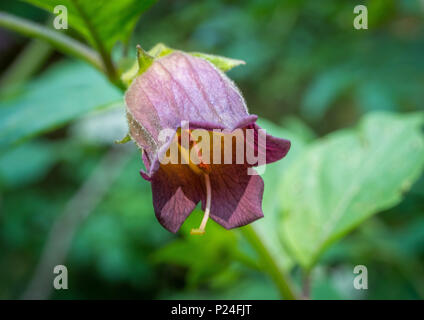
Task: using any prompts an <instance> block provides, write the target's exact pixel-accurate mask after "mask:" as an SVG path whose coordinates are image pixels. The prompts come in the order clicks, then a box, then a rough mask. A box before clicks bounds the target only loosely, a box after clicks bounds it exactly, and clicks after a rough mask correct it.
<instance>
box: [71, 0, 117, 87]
mask: <svg viewBox="0 0 424 320" xmlns="http://www.w3.org/2000/svg"><path fill="white" fill-rule="evenodd" d="M71 2H72V3H73V4H74V7H75V9H76V10H77V11H78V13H79V15H80V16H81V18H82V20H83V21H84V23H85V26H86V27H87V29H88V31H89V32H90V34H91V37H92V38H93V41H94V44H95V47H96V49H97V50H98V52H99V54H100V56H101V57H102V60H103V65H104V67H105V73H106V75H107V77H108V78H109V80H110V82H112V83H113V84H114V85H115V86H117V87H119V88H120V89H122V90H125V86H124V85H123V83H122V82H121V79H120V78H119V76H118V72H117V71H116V68H115V65H114V64H113V61H112V57H111V55H110V53H109V52H108V51H107V50H106V48H105V46H104V44H103V42H102V40H101V39H100V36H99V34H98V33H97V30H96V28H95V27H94V26H93V24H92V23H91V19H90V17H89V16H88V14H87V13H86V12H85V11H84V8H83V7H82V6H81V5H80V4H79V2H78V0H71Z"/></svg>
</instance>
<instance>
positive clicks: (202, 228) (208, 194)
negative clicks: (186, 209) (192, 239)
mask: <svg viewBox="0 0 424 320" xmlns="http://www.w3.org/2000/svg"><path fill="white" fill-rule="evenodd" d="M204 177H205V184H206V208H205V214H204V215H203V219H202V222H201V223H200V227H199V228H198V229H191V231H190V234H195V235H201V234H204V233H205V228H206V223H207V222H208V219H209V213H210V210H211V181H210V179H209V175H208V174H207V173H205V174H204Z"/></svg>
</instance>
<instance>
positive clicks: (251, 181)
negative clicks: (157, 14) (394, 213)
mask: <svg viewBox="0 0 424 320" xmlns="http://www.w3.org/2000/svg"><path fill="white" fill-rule="evenodd" d="M125 101H126V105H127V118H128V123H129V129H130V130H129V134H130V136H131V137H132V139H133V140H134V141H135V142H136V143H137V144H138V145H139V146H140V147H141V148H142V150H143V162H144V165H145V167H146V171H143V170H142V171H141V175H142V177H143V178H144V179H146V180H148V181H150V183H151V186H152V193H153V206H154V210H155V214H156V217H157V219H158V220H159V222H160V223H161V224H162V226H164V227H165V228H166V229H167V230H169V231H171V232H176V231H178V229H179V228H180V227H181V225H182V224H183V222H184V221H185V219H186V218H187V217H188V215H189V214H190V213H191V212H192V211H193V210H194V208H195V207H196V205H197V204H198V203H199V202H201V203H202V208H203V210H204V211H205V215H204V218H203V220H202V224H201V226H200V228H199V229H195V230H193V233H203V232H204V230H205V226H206V222H207V220H208V218H209V217H210V218H212V219H213V220H215V221H216V222H217V223H219V224H220V225H222V226H224V227H225V228H227V229H231V228H235V227H240V226H243V225H246V224H248V223H250V222H253V221H255V220H256V219H259V218H261V217H263V213H262V195H263V190H264V182H263V180H262V178H261V177H260V176H259V175H257V174H252V169H251V167H253V166H256V165H258V161H253V162H252V161H250V162H249V161H247V160H246V157H241V158H242V159H244V160H242V162H240V159H239V158H237V157H238V156H239V155H240V154H237V152H238V153H240V152H239V151H237V150H238V149H237V148H236V147H235V144H234V139H233V136H231V138H230V139H229V140H228V141H231V142H230V144H229V147H230V148H232V151H231V156H230V159H231V161H225V159H223V158H224V154H225V153H226V152H225V151H226V148H227V149H228V143H227V145H226V146H224V143H223V141H224V140H226V139H225V136H226V135H231V134H232V133H234V132H235V131H236V130H239V131H240V132H242V133H243V134H244V136H243V144H242V145H243V146H244V147H245V148H244V149H243V150H242V151H241V152H242V153H243V154H242V155H243V156H246V152H247V151H248V150H253V152H254V153H255V155H256V158H258V157H259V156H260V155H263V156H264V157H266V161H265V162H266V163H270V162H274V161H277V160H279V159H281V158H283V157H284V156H285V155H286V153H287V152H288V150H289V148H290V142H289V141H288V140H284V139H280V138H275V137H272V136H270V135H263V137H264V138H266V139H264V141H266V143H265V145H264V146H263V148H259V144H260V140H261V139H260V136H261V134H260V133H261V128H260V127H259V126H258V125H257V124H256V123H255V122H256V119H257V116H256V115H249V113H248V111H247V108H246V104H245V102H244V99H243V97H242V95H241V93H240V91H239V90H238V89H237V87H236V86H235V84H234V83H233V82H232V81H231V80H230V79H229V78H228V77H227V76H226V75H225V74H224V73H223V72H221V71H220V70H218V69H217V68H216V67H215V66H214V65H213V64H212V63H210V62H209V61H207V60H205V59H202V58H199V57H195V56H193V55H189V54H186V53H183V52H180V51H174V52H172V53H170V54H168V55H165V56H163V57H160V58H157V59H155V60H154V61H153V62H152V63H151V64H150V65H149V67H148V68H147V69H146V70H145V71H144V72H143V73H142V74H141V75H139V76H138V77H136V78H135V79H134V81H133V82H132V84H131V86H130V87H129V89H128V91H127V92H126V95H125ZM196 130H202V132H207V136H206V137H205V135H203V137H202V139H200V140H202V141H203V142H204V143H205V142H206V145H205V144H203V149H202V150H199V148H198V147H199V145H200V140H199V139H197V140H196V139H195V138H194V137H193V136H195V134H194V133H195V132H196ZM248 131H249V132H250V133H251V135H250V139H249V138H247V137H248V136H249V135H247V134H246V133H247V132H248ZM164 132H167V135H166V136H167V139H164V138H163V133H164ZM187 137H188V139H186V141H185V142H184V141H183V140H185V138H187ZM216 137H218V139H215V138H216ZM205 138H208V139H205ZM209 138H210V139H209ZM214 139H215V140H214ZM206 140H209V141H206ZM236 140H237V139H236ZM212 141H214V142H212ZM217 141H218V144H217V143H216V142H217ZM237 141H238V140H237ZM205 146H206V147H209V146H210V148H209V149H210V150H207V151H208V157H207V158H208V159H206V156H205V155H206V152H205ZM174 147H175V148H174ZM206 149H207V148H206ZM172 150H177V156H176V159H177V161H168V162H166V161H163V160H164V159H165V158H168V160H169V157H170V153H172V152H171V151H172ZM209 151H210V152H209ZM217 151H219V152H218V153H219V154H218V156H217V157H215V154H216V152H217ZM190 154H195V155H196V159H195V160H193V159H191V158H189V159H187V155H190ZM209 154H210V156H209ZM212 154H213V156H212ZM171 158H172V155H171ZM174 158H175V155H174ZM174 160H175V159H174ZM249 170H250V171H249Z"/></svg>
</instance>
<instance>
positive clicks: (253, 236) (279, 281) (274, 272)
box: [241, 225, 297, 300]
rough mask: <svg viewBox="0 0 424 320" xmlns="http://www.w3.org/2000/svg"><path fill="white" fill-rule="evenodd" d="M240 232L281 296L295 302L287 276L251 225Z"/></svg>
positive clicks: (294, 295)
mask: <svg viewBox="0 0 424 320" xmlns="http://www.w3.org/2000/svg"><path fill="white" fill-rule="evenodd" d="M241 231H242V233H243V235H244V237H245V238H246V239H247V241H249V243H250V245H251V246H252V248H253V249H254V250H255V251H256V252H257V254H258V255H259V257H260V258H261V262H262V264H263V267H264V269H265V271H266V272H267V273H268V274H269V275H270V277H271V278H272V279H273V281H274V283H275V284H276V286H277V288H278V290H279V291H280V293H281V295H282V296H283V297H284V298H285V299H287V300H296V299H297V297H296V294H295V292H294V290H293V288H292V285H291V283H290V281H289V279H288V276H287V275H286V274H285V272H284V271H283V270H281V268H279V267H278V265H277V263H276V262H275V260H274V257H273V256H272V254H271V252H270V251H269V250H268V248H267V247H266V246H265V244H264V242H263V241H262V239H261V237H260V235H259V234H258V233H257V232H256V231H255V229H254V228H253V227H252V226H251V225H247V226H245V227H243V228H241Z"/></svg>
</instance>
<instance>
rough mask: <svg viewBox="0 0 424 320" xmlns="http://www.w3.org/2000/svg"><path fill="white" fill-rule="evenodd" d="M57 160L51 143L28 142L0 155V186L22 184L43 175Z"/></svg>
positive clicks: (33, 180)
mask: <svg viewBox="0 0 424 320" xmlns="http://www.w3.org/2000/svg"><path fill="white" fill-rule="evenodd" d="M56 160H57V153H56V152H55V149H54V147H53V145H52V144H48V143H46V142H40V141H37V142H30V143H26V144H22V145H20V146H18V147H17V148H14V149H12V150H9V151H8V152H6V153H4V154H2V155H1V156H0V186H5V187H8V188H11V187H17V186H22V185H25V184H29V183H32V182H35V181H37V180H38V179H39V178H41V177H43V176H44V175H45V174H46V173H47V171H48V170H49V169H50V168H51V166H52V165H53V164H54V163H55V161H56Z"/></svg>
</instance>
